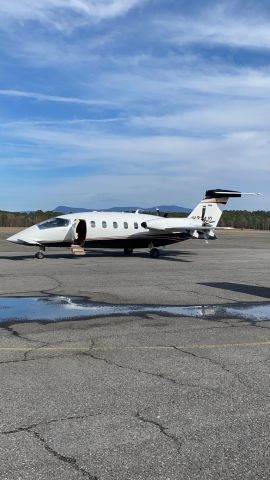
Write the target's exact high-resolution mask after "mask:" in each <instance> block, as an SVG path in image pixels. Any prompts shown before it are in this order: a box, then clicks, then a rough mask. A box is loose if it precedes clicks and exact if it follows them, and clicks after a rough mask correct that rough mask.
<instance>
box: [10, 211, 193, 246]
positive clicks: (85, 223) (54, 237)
mask: <svg viewBox="0 0 270 480" xmlns="http://www.w3.org/2000/svg"><path fill="white" fill-rule="evenodd" d="M200 227H202V221H201V220H196V221H194V220H192V219H190V218H164V217H158V216H153V215H145V214H141V213H118V212H82V213H71V214H67V215H61V216H59V217H56V218H54V219H50V220H48V221H46V222H42V223H40V224H37V225H33V226H32V227H29V228H27V229H25V230H23V231H22V232H19V233H17V234H15V235H13V236H12V237H10V238H8V240H9V241H11V242H14V243H21V244H25V245H27V244H28V245H41V246H53V245H54V246H57V245H58V246H65V245H66V246H69V245H71V244H73V243H77V244H80V245H84V246H85V247H89V248H91V247H99V246H100V247H101V246H109V247H115V248H125V246H127V247H129V248H140V247H141V248H145V247H148V246H150V245H152V246H162V245H168V244H171V243H175V242H179V241H183V240H186V239H187V238H190V237H191V236H192V234H191V232H192V231H195V230H197V229H200Z"/></svg>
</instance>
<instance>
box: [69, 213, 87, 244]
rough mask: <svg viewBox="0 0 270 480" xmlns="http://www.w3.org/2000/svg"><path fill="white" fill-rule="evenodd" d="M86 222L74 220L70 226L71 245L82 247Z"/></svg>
mask: <svg viewBox="0 0 270 480" xmlns="http://www.w3.org/2000/svg"><path fill="white" fill-rule="evenodd" d="M86 231H87V228H86V221H85V220H82V219H79V218H78V219H75V220H74V222H73V225H72V243H73V244H74V245H80V246H81V247H83V246H84V244H85V240H86Z"/></svg>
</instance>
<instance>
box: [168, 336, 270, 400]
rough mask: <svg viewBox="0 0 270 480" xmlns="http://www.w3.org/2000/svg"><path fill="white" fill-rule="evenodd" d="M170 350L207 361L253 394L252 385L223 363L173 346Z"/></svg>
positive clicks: (260, 393)
mask: <svg viewBox="0 0 270 480" xmlns="http://www.w3.org/2000/svg"><path fill="white" fill-rule="evenodd" d="M172 348H174V349H175V350H178V351H179V352H182V353H184V354H186V355H190V356H192V357H194V358H196V359H200V360H207V361H208V362H210V363H212V364H213V365H216V366H218V367H220V368H221V369H222V370H224V371H225V372H226V373H229V375H231V376H232V377H234V378H235V379H236V380H237V381H238V382H239V383H240V384H241V385H243V386H244V387H245V388H248V389H249V390H251V391H252V393H254V387H253V386H252V385H250V384H249V382H246V381H245V380H243V378H242V376H241V373H236V372H232V371H231V370H230V369H229V368H228V367H226V365H225V364H224V363H221V362H218V361H216V360H213V359H212V358H209V357H205V356H203V355H198V354H197V353H193V352H190V351H189V350H185V349H183V348H180V347H176V346H175V345H173V347H172ZM256 391H257V393H258V394H259V395H260V396H261V397H262V398H269V397H270V396H269V395H267V394H262V392H261V391H260V390H259V389H256Z"/></svg>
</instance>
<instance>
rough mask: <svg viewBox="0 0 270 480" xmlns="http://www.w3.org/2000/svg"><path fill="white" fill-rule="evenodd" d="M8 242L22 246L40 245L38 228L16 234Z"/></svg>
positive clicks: (30, 228)
mask: <svg viewBox="0 0 270 480" xmlns="http://www.w3.org/2000/svg"><path fill="white" fill-rule="evenodd" d="M7 241H8V242H12V243H20V244H22V245H38V241H37V239H36V226H35V225H33V227H29V228H26V229H25V230H22V231H21V232H18V233H15V234H14V235H11V237H8V238H7Z"/></svg>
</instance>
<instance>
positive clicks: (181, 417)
mask: <svg viewBox="0 0 270 480" xmlns="http://www.w3.org/2000/svg"><path fill="white" fill-rule="evenodd" d="M10 234H11V233H10ZM8 235H9V232H8V231H7V232H3V231H2V232H1V234H0V266H1V269H0V294H1V296H26V297H27V296H29V297H30V296H31V297H35V296H44V297H46V296H48V295H50V296H51V295H56V296H65V297H73V296H74V297H86V298H87V299H89V300H91V301H93V302H102V303H109V304H114V305H115V304H121V305H122V304H132V305H142V304H143V305H148V304H151V305H180V306H189V305H195V306H202V305H203V306H207V308H208V309H211V305H221V306H222V305H224V307H225V306H227V305H235V306H236V307H237V306H238V305H239V304H247V303H248V304H249V305H253V304H256V305H257V304H262V305H264V304H266V303H269V302H270V300H269V299H270V278H269V264H270V232H241V231H230V232H229V231H228V232H223V233H222V232H221V233H220V234H219V239H218V240H216V241H212V242H209V244H208V245H206V244H205V243H204V241H200V240H191V241H187V242H183V243H181V244H178V245H177V246H173V247H167V248H166V249H165V250H164V251H163V255H162V256H161V257H160V259H151V258H150V257H149V256H148V253H147V252H145V251H139V250H138V251H136V252H135V253H134V255H133V256H132V257H126V256H124V255H123V254H122V252H120V251H119V252H118V251H113V250H110V251H106V250H103V251H102V250H94V251H92V252H90V254H89V255H88V256H86V257H75V258H73V257H72V256H71V255H70V254H69V252H68V251H65V250H56V249H51V250H49V251H48V254H47V258H46V259H44V260H37V259H34V258H33V253H34V252H35V249H32V248H31V247H30V248H27V247H21V246H16V245H12V244H9V243H8V242H5V240H4V239H5V238H6V237H7V236H8ZM209 311H210V310H209ZM220 312H221V313H220ZM269 367H270V318H269V320H267V319H266V320H265V319H264V321H260V320H259V319H258V320H256V319H254V318H253V319H249V318H246V319H243V318H239V317H237V316H235V317H234V316H233V315H231V316H229V318H228V316H225V315H224V318H223V317H222V309H219V315H217V316H215V313H214V314H213V315H211V316H204V314H202V315H201V316H199V317H194V318H193V317H188V316H187V317H185V316H177V315H176V316H173V315H169V314H164V313H153V312H152V313H149V312H141V313H136V312H134V313H132V314H130V315H119V316H118V315H112V316H103V317H98V316H97V317H94V318H85V319H83V320H68V321H62V322H55V323H47V322H44V321H43V322H35V321H34V322H30V323H16V322H14V321H13V322H12V323H5V324H2V325H0V375H1V388H0V413H1V425H0V479H1V480H29V479H31V480H55V479H57V480H73V479H76V480H80V479H90V480H182V479H183V480H189V479H190V480H195V479H196V480H211V479H213V480H219V479H222V480H223V479H224V480H225V479H226V480H228V479H230V480H231V479H235V480H236V479H237V480H239V479H245V480H255V479H256V480H257V479H260V480H261V479H265V480H269V478H270V449H269V444H270V415H269V414H270V402H269V401H270V383H269V373H270V371H269V370H270V368H269Z"/></svg>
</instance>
